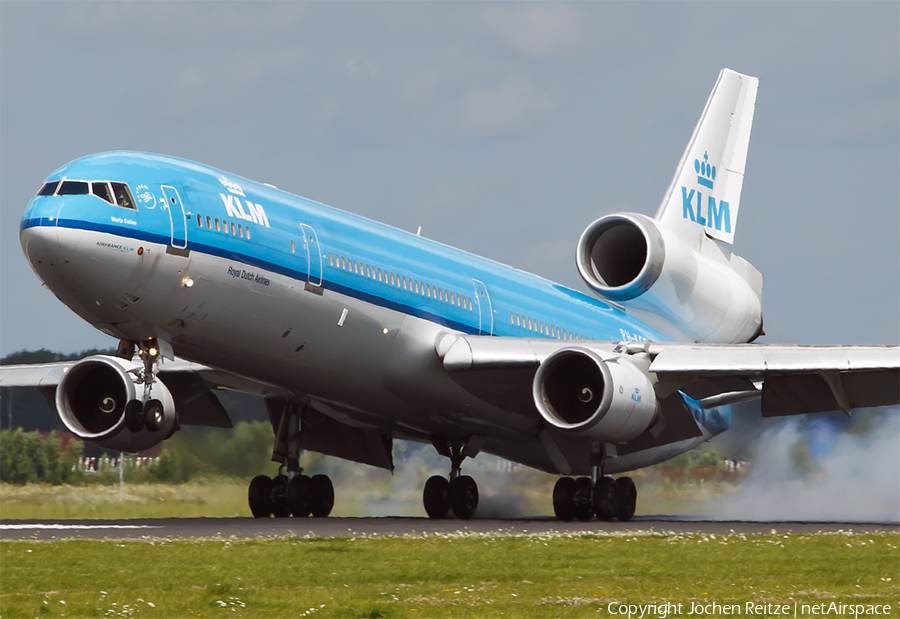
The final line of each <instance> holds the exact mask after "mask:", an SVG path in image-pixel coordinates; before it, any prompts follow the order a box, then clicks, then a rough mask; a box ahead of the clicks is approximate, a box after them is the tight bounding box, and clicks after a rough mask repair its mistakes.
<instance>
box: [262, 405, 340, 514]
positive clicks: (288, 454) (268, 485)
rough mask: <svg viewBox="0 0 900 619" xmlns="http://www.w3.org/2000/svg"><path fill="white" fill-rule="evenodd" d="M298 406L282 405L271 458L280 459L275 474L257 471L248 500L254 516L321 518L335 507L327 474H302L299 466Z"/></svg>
mask: <svg viewBox="0 0 900 619" xmlns="http://www.w3.org/2000/svg"><path fill="white" fill-rule="evenodd" d="M300 416H301V413H300V410H299V409H298V407H296V406H294V405H287V406H285V410H284V412H283V413H282V415H281V421H280V422H279V424H278V431H277V432H276V434H275V448H274V449H273V450H272V460H273V461H275V462H281V463H282V464H281V467H279V470H278V475H276V476H275V477H274V478H270V477H268V476H266V475H257V476H256V477H254V478H253V480H252V481H251V482H250V488H249V489H248V491H247V501H248V503H249V504H250V512H251V513H252V514H253V517H254V518H268V517H269V516H275V517H276V518H286V517H288V516H294V517H295V518H306V517H307V516H310V515H312V516H315V517H316V518H324V517H325V516H327V515H329V514H330V513H331V509H332V508H333V507H334V484H332V483H331V479H330V478H329V477H328V476H327V475H313V476H312V477H310V476H308V475H303V469H301V468H300Z"/></svg>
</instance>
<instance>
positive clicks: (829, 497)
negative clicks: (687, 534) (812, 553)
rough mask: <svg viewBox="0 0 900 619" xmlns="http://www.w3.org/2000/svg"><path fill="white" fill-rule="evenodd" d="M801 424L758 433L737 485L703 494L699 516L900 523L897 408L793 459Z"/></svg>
mask: <svg viewBox="0 0 900 619" xmlns="http://www.w3.org/2000/svg"><path fill="white" fill-rule="evenodd" d="M805 440H806V439H805V435H804V432H803V431H802V429H801V422H800V421H796V420H788V421H785V422H784V423H782V424H779V425H778V426H776V427H774V428H771V429H769V430H767V431H766V432H764V433H763V435H762V437H761V438H760V440H759V442H758V444H757V448H756V453H755V454H754V456H753V459H752V463H751V465H750V469H749V471H748V473H747V476H746V477H745V478H744V480H743V483H742V484H741V487H740V489H739V490H738V491H737V492H736V493H734V494H733V495H730V496H728V497H721V498H716V499H711V500H710V501H709V502H708V503H707V504H706V505H705V506H704V508H703V513H704V515H706V516H708V517H712V518H721V519H728V520H732V519H733V520H794V521H796V520H800V521H817V522H826V521H831V522H900V414H898V411H897V409H896V408H892V409H890V410H888V411H886V412H885V414H882V415H879V416H878V417H875V418H874V423H873V427H871V428H870V429H869V431H867V432H865V433H862V434H856V433H848V432H844V433H839V434H837V435H836V436H835V438H834V442H833V444H832V446H831V448H830V449H829V450H828V453H827V454H825V455H823V456H821V457H818V458H813V459H810V460H808V461H807V462H806V463H807V466H803V464H804V461H803V459H801V461H800V462H798V458H797V446H798V445H805V442H804V441H805Z"/></svg>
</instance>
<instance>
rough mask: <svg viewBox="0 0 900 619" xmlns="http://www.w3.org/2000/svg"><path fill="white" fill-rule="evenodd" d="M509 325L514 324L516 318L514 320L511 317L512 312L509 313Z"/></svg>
mask: <svg viewBox="0 0 900 619" xmlns="http://www.w3.org/2000/svg"><path fill="white" fill-rule="evenodd" d="M509 324H511V325H514V324H516V318H515V316H513V313H512V312H510V313H509Z"/></svg>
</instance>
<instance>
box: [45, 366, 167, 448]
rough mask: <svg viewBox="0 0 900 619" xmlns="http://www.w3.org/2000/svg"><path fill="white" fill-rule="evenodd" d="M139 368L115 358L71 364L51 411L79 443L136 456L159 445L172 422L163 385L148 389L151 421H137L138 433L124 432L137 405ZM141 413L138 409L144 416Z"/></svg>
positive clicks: (127, 430) (58, 387) (156, 384)
mask: <svg viewBox="0 0 900 619" xmlns="http://www.w3.org/2000/svg"><path fill="white" fill-rule="evenodd" d="M138 368H140V365H139V364H134V363H129V362H126V361H123V360H122V359H118V358H115V357H106V356H101V355H97V356H93V357H87V358H85V359H82V360H81V361H79V362H78V363H76V364H75V365H73V366H71V367H70V368H69V369H68V371H67V372H66V374H65V375H64V376H63V377H62V379H61V380H60V381H59V385H58V386H57V388H56V410H57V412H58V413H59V417H60V419H62V422H63V423H64V424H65V426H66V427H67V428H68V429H69V430H70V431H71V432H72V434H74V435H75V436H77V437H78V438H80V439H81V440H84V441H87V442H89V443H93V444H94V445H98V446H100V447H103V448H106V449H115V450H118V451H126V452H138V451H143V450H145V449H149V448H150V447H153V446H154V445H157V444H159V443H161V442H162V441H163V440H165V439H166V438H168V437H169V435H170V434H171V433H172V431H173V428H174V427H175V423H176V416H175V404H174V401H173V399H172V395H171V394H170V393H169V390H168V389H166V386H165V385H164V384H163V383H162V382H160V381H158V380H157V381H155V382H154V383H153V384H152V385H151V391H150V398H151V400H149V401H148V404H150V405H151V406H149V407H146V408H152V410H149V411H146V414H147V415H151V416H152V417H153V419H152V420H145V419H142V421H143V423H140V424H138V425H139V426H142V427H141V428H140V429H139V430H137V431H133V430H132V429H130V428H129V425H131V426H132V427H133V426H134V424H132V423H129V419H128V417H129V416H130V415H131V416H133V415H134V414H135V413H136V411H135V410H134V409H137V408H138V407H140V406H141V405H142V403H141V401H140V398H139V396H138V392H137V388H136V377H135V374H134V372H133V371H134V370H136V369H138ZM143 413H144V411H141V414H143Z"/></svg>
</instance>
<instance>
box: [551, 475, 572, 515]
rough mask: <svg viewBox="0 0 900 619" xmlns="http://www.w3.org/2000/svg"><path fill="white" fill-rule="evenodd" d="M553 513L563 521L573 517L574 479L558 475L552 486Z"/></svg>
mask: <svg viewBox="0 0 900 619" xmlns="http://www.w3.org/2000/svg"><path fill="white" fill-rule="evenodd" d="M553 513H554V514H556V517H557V518H559V519H560V520H562V521H563V522H571V521H572V520H574V519H575V480H574V479H572V478H571V477H560V478H559V479H557V480H556V485H555V486H553Z"/></svg>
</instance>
